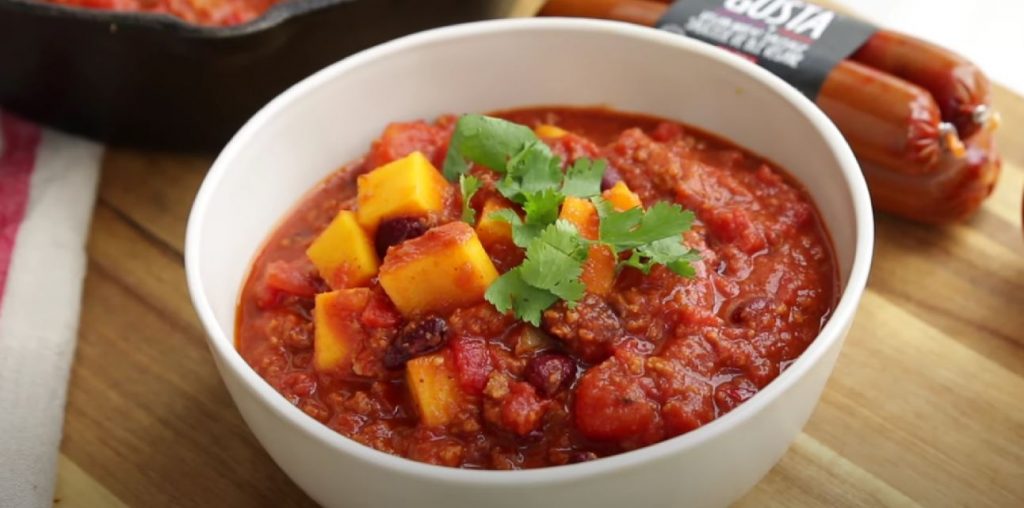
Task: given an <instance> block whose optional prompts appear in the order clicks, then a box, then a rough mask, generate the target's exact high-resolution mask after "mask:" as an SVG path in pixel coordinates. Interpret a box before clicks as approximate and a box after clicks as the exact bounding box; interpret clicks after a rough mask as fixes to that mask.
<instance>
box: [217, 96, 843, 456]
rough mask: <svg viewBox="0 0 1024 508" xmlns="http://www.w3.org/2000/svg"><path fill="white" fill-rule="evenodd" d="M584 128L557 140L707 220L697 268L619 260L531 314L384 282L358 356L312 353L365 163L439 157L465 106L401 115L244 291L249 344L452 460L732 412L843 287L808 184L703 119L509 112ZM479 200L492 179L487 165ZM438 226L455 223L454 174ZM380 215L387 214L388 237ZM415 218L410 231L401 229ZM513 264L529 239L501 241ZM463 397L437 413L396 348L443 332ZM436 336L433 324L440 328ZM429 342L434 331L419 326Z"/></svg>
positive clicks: (308, 209)
mask: <svg viewBox="0 0 1024 508" xmlns="http://www.w3.org/2000/svg"><path fill="white" fill-rule="evenodd" d="M496 115H497V116H501V117H504V118H506V119H508V120H511V121H515V122H518V123H522V124H525V125H528V126H531V127H532V126H536V125H538V124H553V125H557V126H559V127H561V128H562V129H565V130H567V131H569V132H570V134H568V135H566V136H564V137H562V138H558V139H554V140H547V142H548V143H549V144H550V145H551V146H552V148H553V150H554V151H555V152H556V153H558V154H560V155H561V156H562V157H563V158H567V159H569V160H572V159H575V158H576V157H581V156H589V157H601V158H605V159H607V161H608V163H609V168H610V169H609V170H608V172H607V173H606V178H605V185H611V184H613V183H614V182H615V181H618V180H621V181H624V182H625V183H626V184H627V185H628V186H629V188H630V189H632V190H633V191H634V192H636V193H637V194H638V195H639V197H640V198H641V200H642V201H643V204H644V205H645V206H650V205H651V204H652V203H654V202H656V201H659V200H670V201H674V202H676V203H679V204H681V205H683V206H684V207H685V208H687V209H690V210H693V211H694V212H695V214H696V217H697V220H696V222H695V224H694V227H693V228H692V229H691V231H689V232H687V233H686V234H685V235H684V238H685V240H686V243H687V244H688V245H689V246H690V247H692V248H695V249H698V250H699V251H700V254H701V258H702V259H701V261H699V262H697V263H695V264H694V268H695V269H696V272H697V275H696V277H694V278H684V277H681V276H678V275H676V274H674V273H672V272H671V271H669V270H668V269H666V268H664V267H663V266H656V267H655V268H654V269H653V270H652V271H651V273H650V274H649V275H644V274H642V273H641V272H639V271H637V270H635V269H633V268H625V269H623V270H622V271H621V272H620V273H619V274H618V275H617V277H616V278H615V280H614V285H613V287H612V290H611V291H610V292H608V293H607V296H603V297H602V296H598V295H595V294H590V293H588V294H587V295H586V296H585V297H584V298H583V300H581V301H580V302H578V304H577V305H576V306H575V307H574V308H572V309H569V308H568V307H566V306H565V305H564V303H558V304H555V305H554V306H552V307H551V308H549V309H548V310H547V311H546V312H545V313H544V316H543V322H542V325H541V326H540V327H539V328H534V327H532V326H529V325H525V324H523V323H521V322H518V321H516V320H515V319H513V318H512V317H511V316H509V315H503V314H501V313H499V312H498V311H497V310H495V309H494V307H492V306H491V305H490V304H489V303H486V302H481V303H479V304H476V305H472V306H469V307H464V308H458V309H455V310H454V311H453V312H451V313H449V314H447V315H444V316H434V317H431V318H430V320H422V321H415V322H406V320H405V319H404V318H403V317H402V316H401V315H400V314H399V313H398V312H397V311H396V310H395V308H394V306H393V305H392V304H391V302H390V301H389V299H388V296H387V295H386V294H385V293H384V291H382V290H381V288H380V286H379V284H378V282H377V280H376V279H374V280H373V281H371V283H370V297H369V301H368V303H366V304H365V308H363V310H362V311H359V312H356V313H355V314H352V315H349V316H348V319H349V320H350V321H352V322H355V323H358V326H359V327H361V329H362V330H363V335H362V337H363V339H362V340H363V344H362V346H361V350H360V352H359V353H358V354H357V355H356V357H355V358H354V360H353V362H352V365H351V369H349V370H346V371H345V372H328V373H324V372H317V370H316V369H315V368H314V366H313V363H312V358H313V337H314V324H313V320H312V312H313V307H314V301H313V297H314V295H315V294H316V293H318V292H323V291H326V290H327V289H328V288H327V286H326V284H325V283H324V281H323V280H321V279H320V277H319V276H318V275H317V271H316V269H315V268H314V267H313V265H312V263H311V262H310V261H309V260H308V259H307V257H306V255H305V254H304V251H305V249H306V248H307V247H308V246H309V244H310V243H311V242H312V240H313V239H314V238H316V236H317V235H318V234H319V233H320V232H321V231H322V230H323V229H324V228H325V227H326V225H327V224H328V223H329V222H330V221H331V219H332V218H333V217H334V216H335V214H336V213H337V212H338V211H339V210H340V209H352V208H353V207H354V206H355V194H356V184H355V178H356V176H357V175H359V174H362V173H365V172H367V171H369V170H372V169H374V168H375V167H377V166H379V165H381V164H384V163H387V162H390V161H392V160H395V159H397V158H400V157H402V156H404V155H406V154H408V153H410V152H412V151H414V150H419V151H421V152H423V153H424V154H425V155H427V157H428V158H430V159H431V160H432V161H433V162H434V164H435V165H436V166H437V167H438V168H440V167H441V165H442V161H443V158H444V155H445V151H446V148H447V142H448V139H449V137H450V134H451V130H452V124H453V118H452V117H442V118H441V119H439V120H438V121H437V122H436V123H433V124H431V123H426V122H422V121H417V122H408V123H396V124H392V125H391V126H389V127H388V128H387V130H386V131H385V132H384V134H383V135H382V137H381V138H379V139H378V140H377V141H375V142H374V143H373V145H372V147H371V150H370V152H369V153H368V154H367V155H366V156H365V157H364V158H363V159H361V160H359V161H356V162H354V163H351V164H349V165H347V166H345V167H343V168H341V169H339V170H338V171H337V172H335V173H334V174H332V175H331V176H330V177H328V178H327V179H326V180H325V181H324V182H322V183H321V184H320V185H318V186H317V187H316V188H315V189H313V190H312V192H311V193H310V194H309V195H308V196H306V197H305V198H304V199H303V200H302V201H301V202H300V203H299V204H298V206H297V208H296V209H295V210H294V211H293V212H291V214H290V215H289V216H288V217H287V218H286V219H285V221H284V222H283V223H282V224H281V225H280V227H278V228H277V230H276V231H274V233H273V234H272V235H271V236H270V238H269V240H268V242H267V244H266V246H265V247H264V248H263V250H262V251H261V252H260V253H259V254H258V256H257V257H256V260H255V262H254V264H253V267H252V271H251V274H250V276H249V278H248V280H247V281H246V283H245V286H244V288H243V290H242V293H241V299H240V304H239V312H238V330H237V346H238V349H239V351H240V352H241V354H242V356H243V357H244V358H245V360H246V361H247V362H248V363H249V364H250V365H251V366H252V367H253V368H254V369H255V370H256V371H257V372H258V373H259V375H260V376H262V377H263V378H264V379H265V380H266V381H267V382H268V383H270V385H271V386H273V387H274V388H275V389H276V390H277V391H278V392H280V393H281V394H282V395H283V396H284V397H285V398H287V399H288V401H289V402H291V403H292V404H294V405H295V406H297V407H298V408H300V409H301V410H302V411H304V412H306V413H307V414H308V415H309V416H310V417H312V418H315V419H316V420H318V421H320V422H321V423H323V424H324V425H327V426H329V427H330V428H332V429H334V430H335V431H337V432H338V433H340V434H342V435H344V436H347V437H349V438H351V439H354V440H356V441H358V442H360V443H363V444H365V445H367V446H371V447H373V448H376V449H378V450H381V451H384V452H386V453H390V454H394V455H398V456H402V457H407V458H410V459H414V460H418V461H423V462H429V463H434V464H441V465H446V466H452V467H464V468H483V469H518V468H534V467H544V466H553V465H561V464H568V463H575V462H581V461H587V460H592V459H595V458H599V457H604V456H608V455H613V454H617V453H621V452H624V451H628V450H632V449H635V448H638V447H642V446H646V445H649V444H652V443H656V442H659V441H662V440H665V439H668V438H670V437H673V436H676V435H679V434H683V433H685V432H688V431H691V430H693V429H696V428H698V427H700V426H702V425H704V424H707V423H708V422H711V421H712V420H714V419H715V418H717V417H719V416H721V415H723V414H725V413H727V412H729V411H731V410H732V409H734V408H735V407H737V406H738V405H740V404H742V403H743V402H744V401H746V400H748V399H749V398H750V397H752V396H754V395H755V394H756V393H757V392H758V391H759V390H761V389H762V388H764V387H765V385H767V384H768V383H769V382H771V381H772V380H773V379H774V378H775V377H777V376H778V375H779V373H780V372H781V371H782V370H783V369H785V368H786V366H787V365H789V364H790V363H791V362H792V361H793V360H794V359H796V358H797V357H798V356H799V355H800V354H801V353H802V352H803V351H804V350H805V349H806V348H807V347H808V345H810V343H811V342H812V341H813V340H814V338H815V337H816V336H817V334H818V332H819V331H820V330H821V327H822V326H823V325H824V323H825V321H826V320H827V319H828V316H829V314H830V312H831V311H832V309H833V308H834V305H835V303H836V299H837V286H838V278H837V277H838V276H837V271H836V265H835V261H834V255H833V252H832V248H831V244H830V241H829V238H828V234H827V232H826V230H825V228H824V226H823V224H822V222H821V219H820V217H819V215H818V212H817V210H816V209H815V207H814V205H813V204H812V203H811V201H810V199H809V198H808V196H807V195H806V193H805V192H804V191H803V190H802V189H801V188H800V186H799V184H797V183H796V182H794V181H793V180H792V179H791V178H789V177H788V176H787V175H786V174H785V173H784V172H783V171H782V170H781V169H779V168H777V167H775V166H774V165H772V164H771V163H770V162H767V161H765V160H764V159H761V158H758V157H756V156H754V155H752V154H750V153H748V152H745V151H744V150H742V149H740V148H737V147H735V146H733V145H731V144H729V143H727V142H725V141H722V140H719V139H716V138H714V137H712V136H709V135H707V134H704V133H702V132H700V131H698V130H696V129H693V128H691V127H688V126H685V125H682V124H679V123H675V122H669V121H664V120H661V119H657V118H652V117H646V116H638V115H631V114H624V113H619V112H613V111H609V110H606V109H569V108H542V109H522V110H513V111H506V112H500V113H497V114H496ZM474 171H477V173H478V174H479V175H480V176H481V177H482V180H483V181H484V189H482V190H481V191H480V192H478V194H477V196H476V197H474V199H473V201H472V205H473V206H474V207H475V208H476V209H477V211H478V212H479V209H480V207H481V206H482V204H483V201H484V200H485V199H486V198H487V197H488V196H489V195H492V196H493V195H495V194H494V193H495V191H494V189H493V181H494V179H493V178H490V179H488V178H487V174H486V172H487V170H483V171H478V170H474ZM452 194H453V196H455V197H454V198H453V199H452V200H451V202H450V203H448V206H447V207H446V209H445V211H444V212H443V213H439V214H435V215H434V216H432V217H429V218H428V220H427V222H426V224H424V227H426V228H430V227H435V226H437V225H440V224H444V223H447V222H452V221H456V220H459V216H460V206H461V203H459V200H458V197H457V196H458V189H457V186H454V185H453V188H452ZM383 229H384V228H383V227H382V228H381V229H380V230H378V233H377V234H378V238H377V241H378V242H379V241H381V238H379V235H380V234H381V233H380V231H382V230H383ZM400 230H401V231H405V229H401V228H400ZM487 250H488V254H489V255H490V257H491V258H492V260H493V261H494V265H495V266H496V267H498V270H499V271H501V272H504V271H505V270H507V269H509V268H510V267H512V266H515V265H516V264H518V262H519V261H521V259H522V253H521V252H519V251H518V249H517V248H515V247H514V246H513V247H512V248H508V247H507V246H506V247H504V248H490V247H488V249H487ZM361 308H362V307H361ZM439 330H440V331H443V332H444V333H443V335H444V340H445V342H444V345H443V347H441V348H440V350H439V351H440V354H441V355H444V358H445V359H446V362H450V364H451V365H454V369H455V378H456V381H457V383H458V387H459V390H460V391H461V393H462V394H463V396H461V398H460V399H459V401H458V404H459V406H458V411H457V414H456V416H455V417H454V418H453V419H452V420H451V421H450V422H449V423H448V424H447V425H444V426H433V427H431V426H427V425H425V424H424V423H423V422H422V421H421V417H420V415H418V414H417V409H416V406H415V404H414V401H413V400H412V399H411V396H410V392H409V387H408V386H407V381H406V377H405V376H404V373H403V372H402V371H401V370H394V369H391V368H388V367H387V366H386V364H387V363H388V362H391V361H393V360H394V359H393V358H392V357H389V354H391V353H389V348H391V349H390V350H392V351H393V347H392V344H393V343H395V342H396V341H405V342H403V343H407V345H409V347H410V348H411V349H410V350H415V349H416V348H417V347H419V346H418V345H417V344H421V343H424V342H423V341H429V340H436V337H437V333H436V332H438V331H439ZM431 334H433V335H431ZM417 341H420V342H417Z"/></svg>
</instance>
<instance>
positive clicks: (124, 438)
mask: <svg viewBox="0 0 1024 508" xmlns="http://www.w3.org/2000/svg"><path fill="white" fill-rule="evenodd" d="M995 104H996V107H997V109H999V110H1000V111H1002V113H1003V117H1004V120H1005V122H1004V126H1003V128H1002V130H1001V132H1000V137H1001V143H1002V144H1001V148H1002V150H1003V154H1004V157H1005V166H1004V174H1003V176H1002V179H1001V181H1000V183H999V185H998V187H997V188H996V190H995V194H994V195H993V196H992V197H991V198H990V199H989V201H988V202H987V203H986V204H985V205H984V207H983V209H982V210H981V212H980V213H978V215H977V216H976V217H974V218H973V219H972V220H971V221H969V222H967V223H965V224H958V225H953V226H948V227H942V228H936V227H927V226H922V225H917V224H913V223H909V222H905V221H902V220H899V219H895V218H892V217H887V216H884V215H878V216H877V244H876V250H875V262H874V267H873V271H872V275H871V279H870V282H869V284H868V292H867V294H866V295H865V297H864V300H863V303H862V304H861V306H860V310H859V313H858V315H857V319H856V321H855V324H854V327H853V330H852V332H851V333H850V336H849V339H848V340H847V342H846V346H845V348H844V350H843V352H842V354H841V356H840V358H839V361H838V364H837V366H836V370H835V374H834V375H833V376H832V378H831V380H830V382H829V384H828V387H827V389H826V391H825V393H824V396H823V397H822V400H821V404H820V405H819V406H818V409H817V411H816V412H815V413H814V415H813V417H812V418H811V420H810V423H809V424H808V425H807V428H806V429H805V431H804V433H803V434H801V435H800V437H799V438H798V439H797V440H796V442H795V443H794V444H793V446H792V448H791V449H790V451H789V453H788V454H787V455H786V456H785V457H784V458H783V459H782V462H780V463H779V464H778V466H776V467H775V468H774V469H773V470H772V471H771V473H769V474H768V476H767V477H766V478H765V479H764V480H763V481H762V482H761V483H760V484H759V485H758V486H757V487H756V488H755V489H754V490H753V491H752V492H751V493H750V494H749V495H747V497H745V498H744V499H743V500H742V501H741V502H740V505H743V506H865V505H872V506H874V505H915V504H917V505H922V506H952V505H971V506H982V505H999V506H1022V505H1024V235H1022V232H1021V192H1022V189H1024V143H1020V142H1019V141H1016V142H1014V141H1015V140H1019V139H1020V136H1021V133H1022V132H1024V99H1022V98H1021V97H1017V96H1013V95H1011V94H1010V93H1007V92H1006V91H1003V90H996V94H995ZM210 162H211V160H210V159H209V158H203V157H188V156H181V155H174V154H160V153H144V152H137V151H130V150H110V151H108V152H107V154H106V158H105V160H104V164H103V179H102V184H101V187H100V196H99V200H98V203H97V205H96V210H95V214H94V217H93V224H92V231H91V236H90V240H89V247H88V253H89V269H88V274H87V276H86V282H85V294H84V304H83V309H82V323H81V330H80V334H79V343H78V350H77V353H76V358H75V363H74V370H73V373H72V377H71V387H70V394H69V400H68V408H67V420H66V423H65V432H64V443H63V445H62V448H61V462H60V477H59V481H58V487H57V499H56V502H59V505H60V506H111V507H113V506H121V505H128V506H146V507H160V506H218V507H233V506H239V507H253V506H264V505H267V506H311V505H313V502H312V501H311V500H310V499H309V498H308V497H307V496H306V495H305V494H303V493H302V492H301V491H300V490H299V489H298V488H297V487H296V486H295V485H294V484H293V483H292V482H291V481H290V480H289V479H288V478H287V477H285V475H284V474H283V473H282V472H281V470H280V469H278V468H277V466H276V465H274V463H273V462H272V461H271V460H270V457H269V456H268V455H267V454H266V453H265V452H264V451H263V450H262V448H260V446H259V444H257V442H256V440H255V439H254V438H253V436H252V434H250V432H249V430H248V429H247V428H246V426H245V424H244V423H243V422H242V420H241V418H240V417H239V414H238V412H237V411H236V410H235V407H234V405H233V404H232V402H231V400H230V398H229V397H228V394H227V391H226V390H225V389H224V386H223V385H222V384H221V381H220V379H219V378H218V376H217V373H216V371H215V369H214V365H213V360H212V358H211V356H210V354H209V352H208V351H207V347H206V343H205V339H204V338H203V331H202V328H201V326H200V324H199V322H198V320H197V318H196V316H195V313H194V312H193V310H192V305H191V303H190V301H189V296H188V292H187V290H186V287H185V275H184V268H183V266H182V245H183V239H184V233H185V220H186V216H187V214H188V211H189V207H190V205H191V202H192V198H193V196H194V195H195V192H196V190H197V189H198V187H199V184H200V182H201V180H202V178H203V175H204V173H205V171H206V169H207V168H208V166H209V164H210ZM247 261H248V260H247V259H242V258H240V259H239V262H247Z"/></svg>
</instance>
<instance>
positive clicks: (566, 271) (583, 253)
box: [518, 221, 587, 303]
mask: <svg viewBox="0 0 1024 508" xmlns="http://www.w3.org/2000/svg"><path fill="white" fill-rule="evenodd" d="M586 257H587V249H586V247H585V246H584V244H583V241H582V239H581V238H580V235H579V233H578V232H577V231H576V228H574V227H572V225H571V224H569V223H568V222H565V221H558V222H556V223H554V224H551V225H549V226H548V227H546V228H544V230H543V231H541V233H540V234H539V235H538V236H537V237H536V238H534V239H533V241H531V242H530V245H529V247H527V248H526V260H525V261H523V264H521V265H519V268H518V269H519V271H520V275H521V276H522V278H523V281H525V282H526V283H527V284H529V285H531V286H533V287H535V288H540V289H544V290H547V291H549V292H550V293H551V294H553V295H555V296H557V297H559V298H561V299H562V300H565V301H567V302H570V303H572V302H576V301H577V300H579V299H580V298H583V292H584V291H585V289H586V288H585V287H584V286H583V283H582V282H580V280H579V279H580V276H581V275H582V274H583V260H585V259H586Z"/></svg>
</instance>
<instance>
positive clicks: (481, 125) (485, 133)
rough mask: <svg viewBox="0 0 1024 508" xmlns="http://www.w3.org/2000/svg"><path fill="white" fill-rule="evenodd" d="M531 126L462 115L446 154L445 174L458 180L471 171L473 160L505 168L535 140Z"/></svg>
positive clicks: (501, 171) (479, 116)
mask: <svg viewBox="0 0 1024 508" xmlns="http://www.w3.org/2000/svg"><path fill="white" fill-rule="evenodd" d="M536 140H537V136H536V135H534V133H533V131H532V130H530V128H529V127H526V126H523V125H519V124H516V123H512V122H509V121H507V120H502V119H500V118H493V117H489V116H484V115H463V116H462V117H460V118H459V120H458V121H457V122H456V123H455V130H454V131H453V132H452V138H451V141H450V142H449V143H448V152H447V153H446V154H445V158H444V177H445V178H447V179H448V180H449V181H455V179H456V177H458V176H459V175H461V174H464V173H466V172H467V171H469V164H467V163H466V161H470V162H473V163H476V164H480V165H483V166H487V167H488V168H491V169H493V170H495V171H497V172H499V173H504V172H505V164H506V163H507V162H508V160H509V157H510V156H511V155H513V154H516V153H518V152H519V151H520V150H522V148H523V146H524V145H526V144H527V143H529V142H531V141H536Z"/></svg>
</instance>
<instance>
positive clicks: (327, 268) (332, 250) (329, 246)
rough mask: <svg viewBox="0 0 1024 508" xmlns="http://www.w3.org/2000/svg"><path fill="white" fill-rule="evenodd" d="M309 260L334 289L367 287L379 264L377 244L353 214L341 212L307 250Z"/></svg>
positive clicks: (348, 211)
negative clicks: (375, 246) (374, 244)
mask: <svg viewBox="0 0 1024 508" xmlns="http://www.w3.org/2000/svg"><path fill="white" fill-rule="evenodd" d="M306 256H308V257H309V259H310V261H312V262H313V265H314V266H316V269H317V271H319V272H320V276H321V277H323V278H324V280H325V281H327V284H328V285H330V286H331V287H332V288H334V289H341V288H347V287H354V286H363V285H366V284H367V283H368V282H369V281H370V279H371V278H373V276H374V275H376V274H377V266H378V264H379V263H378V261H377V253H376V252H375V251H374V248H373V242H372V241H371V240H370V237H369V236H367V234H366V232H365V231H363V228H361V227H359V223H358V222H356V214H355V213H353V212H352V211H350V210H342V211H340V212H338V215H337V216H336V217H335V218H334V220H332V221H331V223H330V224H329V225H328V226H327V229H325V230H324V232H323V233H320V236H318V237H317V238H316V240H314V241H313V243H312V244H310V246H309V248H308V249H306Z"/></svg>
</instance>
